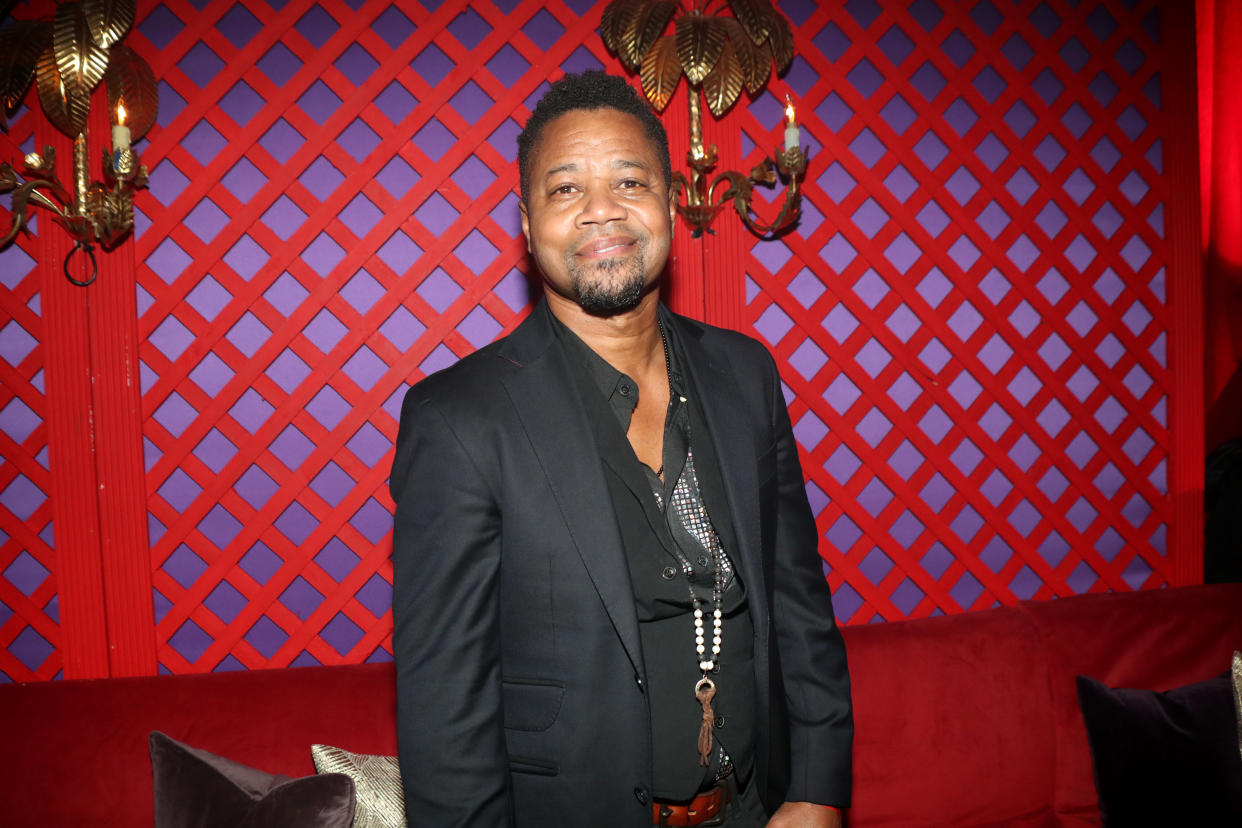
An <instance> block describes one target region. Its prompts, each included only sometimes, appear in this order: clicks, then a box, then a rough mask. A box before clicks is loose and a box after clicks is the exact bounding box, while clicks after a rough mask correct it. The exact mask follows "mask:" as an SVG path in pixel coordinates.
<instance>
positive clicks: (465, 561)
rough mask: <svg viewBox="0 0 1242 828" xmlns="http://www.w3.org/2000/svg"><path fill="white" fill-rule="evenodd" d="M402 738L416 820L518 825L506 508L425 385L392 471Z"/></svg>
mask: <svg viewBox="0 0 1242 828" xmlns="http://www.w3.org/2000/svg"><path fill="white" fill-rule="evenodd" d="M389 485H390V487H391V491H392V496H393V501H394V502H395V503H396V507H397V508H396V514H395V519H394V527H393V623H394V630H393V654H394V657H395V661H396V669H397V738H398V748H399V753H400V764H401V776H402V780H403V783H404V787H405V801H406V810H407V820H408V821H409V824H410V825H434V826H437V827H438V828H441V827H443V828H447V826H466V825H469V826H500V825H507V824H511V823H512V819H511V809H512V805H511V799H512V797H511V792H510V783H509V763H508V757H507V753H506V750H505V742H504V729H503V728H504V723H503V715H502V707H501V678H500V673H501V671H500V629H499V627H500V624H499V602H498V593H499V569H500V513H499V508H498V504H497V502H496V499H495V497H494V496H493V493H492V492H491V491H490V490H489V488H488V486H487V484H486V482H485V480H484V476H483V475H482V474H481V473H480V471H479V469H478V468H477V467H476V464H475V462H474V461H473V459H472V458H471V456H470V453H469V452H468V451H467V450H466V448H465V447H464V446H463V442H462V440H461V438H460V437H459V435H458V434H457V433H455V431H454V428H453V425H452V424H450V422H449V421H448V420H447V419H446V418H445V416H444V415H443V413H442V412H441V411H440V410H439V409H438V408H437V407H436V405H435V404H434V403H433V402H431V401H429V400H428V398H427V395H426V394H424V393H422V392H421V391H420V389H419V388H418V387H417V386H416V387H415V388H414V389H412V390H411V391H410V392H409V393H408V394H407V396H406V400H405V404H404V405H403V407H402V414H401V428H400V432H399V434H398V437H397V451H396V458H395V460H394V463H393V471H392V477H391V479H390V484H389Z"/></svg>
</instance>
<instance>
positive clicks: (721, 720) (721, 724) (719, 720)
mask: <svg viewBox="0 0 1242 828" xmlns="http://www.w3.org/2000/svg"><path fill="white" fill-rule="evenodd" d="M724 722H725V719H724V716H717V717H716V727H724Z"/></svg>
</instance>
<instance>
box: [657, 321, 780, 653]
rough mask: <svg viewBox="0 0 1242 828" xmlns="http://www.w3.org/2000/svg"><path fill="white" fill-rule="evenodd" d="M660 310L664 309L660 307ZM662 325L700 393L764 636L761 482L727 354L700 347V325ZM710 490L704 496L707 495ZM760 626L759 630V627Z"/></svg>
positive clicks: (741, 562) (740, 557)
mask: <svg viewBox="0 0 1242 828" xmlns="http://www.w3.org/2000/svg"><path fill="white" fill-rule="evenodd" d="M661 311H664V309H663V308H661ZM663 318H664V322H665V324H673V325H676V326H677V331H678V334H679V340H680V342H681V348H682V352H683V353H684V354H685V357H686V369H687V371H688V373H689V374H690V378H691V381H692V383H693V387H694V389H695V391H696V392H697V393H698V395H699V408H700V410H701V411H702V412H703V419H704V421H705V424H706V426H707V432H708V435H709V437H710V439H711V441H712V447H713V448H714V449H715V454H716V461H717V463H718V465H719V466H720V479H721V481H722V484H723V486H724V493H723V494H724V499H725V502H726V503H727V504H728V506H729V513H730V515H731V517H732V524H733V527H732V528H733V534H734V536H735V539H736V543H737V547H736V550H730V551H731V552H733V551H735V552H736V555H737V559H735V561H734V563H735V564H736V565H737V566H738V567H739V569H740V570H741V573H742V577H743V579H744V583H745V584H746V599H747V601H748V602H749V603H750V607H751V618H752V619H753V621H754V623H755V626H756V631H759V632H761V633H762V635H764V636H766V635H767V628H766V624H767V616H768V613H767V596H766V591H765V589H764V588H763V554H762V548H761V540H760V537H759V525H760V524H759V501H758V498H757V497H756V495H757V493H758V491H759V480H758V478H757V475H756V468H755V457H756V450H757V449H758V448H761V447H759V446H756V445H755V440H754V436H753V435H752V434H751V430H750V428H749V426H748V425H747V419H746V417H745V415H744V413H743V407H742V406H743V404H744V401H745V400H748V399H749V398H750V397H753V396H754V392H753V391H752V392H751V394H749V395H748V394H746V393H744V391H743V389H742V388H741V386H739V385H738V383H737V380H736V379H734V377H733V374H732V372H731V371H730V370H729V366H728V361H727V358H726V357H724V356H723V355H721V354H716V353H713V352H711V351H709V350H708V349H707V348H706V347H704V345H703V341H702V329H701V328H700V327H699V326H698V325H696V324H694V323H692V322H689V321H688V320H684V319H682V318H681V317H678V316H676V315H674V314H672V313H665V315H664V317H663ZM708 494H710V493H708V492H705V493H704V495H705V496H707V495H708ZM760 627H762V630H760Z"/></svg>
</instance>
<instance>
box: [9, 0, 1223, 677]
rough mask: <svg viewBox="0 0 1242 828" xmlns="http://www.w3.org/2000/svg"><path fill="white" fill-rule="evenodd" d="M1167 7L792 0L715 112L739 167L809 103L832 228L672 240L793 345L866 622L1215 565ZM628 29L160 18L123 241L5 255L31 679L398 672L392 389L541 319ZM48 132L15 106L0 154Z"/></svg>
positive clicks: (552, 20) (391, 14)
mask: <svg viewBox="0 0 1242 828" xmlns="http://www.w3.org/2000/svg"><path fill="white" fill-rule="evenodd" d="M1158 5H1159V4H1157V3H1154V2H1151V0H1148V2H1134V3H1123V2H1118V1H1117V0H1112V1H1111V2H1095V3H1080V4H1077V6H1075V5H1074V4H1071V3H1068V2H1064V1H1063V0H1046V1H1045V2H1035V3H1032V2H1023V3H1019V4H1011V3H1009V2H1006V0H983V1H982V2H980V3H978V4H970V3H952V2H949V1H948V0H940V2H938V3H937V2H932V0H916V2H914V3H904V2H902V3H896V2H892V3H876V2H859V0H850V2H847V3H844V4H832V5H831V6H828V5H825V7H823V8H820V7H819V6H818V5H817V4H815V3H811V2H795V1H794V0H789V1H788V2H784V3H781V4H780V8H781V9H782V10H783V11H784V12H785V13H786V15H787V16H788V17H789V18H790V19H791V21H792V22H793V24H794V26H795V32H796V43H797V51H798V54H799V57H798V58H797V59H796V60H795V64H794V66H793V67H792V68H791V70H790V72H789V73H788V74H787V75H786V76H785V77H784V78H783V79H779V80H775V81H773V83H772V87H771V93H770V94H769V93H764V94H763V95H761V96H760V97H759V98H758V99H756V100H753V101H752V100H749V99H745V98H744V99H743V101H742V103H741V104H739V105H738V106H737V107H735V109H734V111H732V112H731V113H729V115H728V116H727V117H726V119H725V120H724V122H723V123H712V122H709V123H708V124H706V125H705V136H706V138H707V139H708V140H709V141H715V142H716V143H717V144H718V145H719V147H720V150H721V156H722V161H723V162H724V163H727V164H728V165H729V166H731V167H732V168H735V169H747V168H749V166H750V165H752V164H753V163H755V162H756V161H757V160H758V157H759V153H760V150H758V149H756V147H765V148H769V149H770V148H771V147H773V146H774V145H775V144H776V143H777V142H778V141H779V140H780V138H781V134H780V113H779V104H778V103H777V98H779V97H783V94H784V92H785V91H786V89H788V90H789V91H790V93H791V95H792V96H793V98H794V100H795V101H796V102H797V103H798V106H799V113H800V120H801V121H802V123H803V136H804V143H806V144H808V145H809V146H810V149H811V162H810V167H809V172H808V175H807V178H806V182H805V185H806V186H805V190H806V201H805V202H804V205H805V207H804V215H803V219H802V223H801V225H800V226H799V227H798V229H797V231H796V232H794V233H792V234H790V235H789V236H787V237H785V238H784V239H783V240H780V241H772V242H756V241H755V240H754V238H753V237H751V236H750V235H748V234H747V233H746V232H745V231H744V230H741V229H739V225H738V223H737V222H736V221H735V220H733V219H731V218H729V217H728V216H723V217H722V218H721V219H720V220H719V221H718V224H719V227H718V230H719V234H718V235H717V236H714V237H707V238H705V239H704V240H691V239H689V238H688V236H689V234H688V233H684V232H683V233H681V234H679V236H678V239H677V241H676V246H675V251H674V263H673V266H672V269H673V274H672V281H673V287H672V290H671V293H670V301H671V303H672V304H673V305H674V307H676V308H678V309H680V310H683V311H685V312H689V313H691V314H692V315H696V316H699V317H701V318H705V319H707V320H708V321H712V322H715V323H717V324H726V325H730V326H732V327H737V328H740V329H743V330H748V331H751V332H753V333H754V334H755V335H757V336H760V337H761V338H763V339H765V340H767V341H768V343H769V345H770V346H771V347H772V349H773V351H774V353H776V355H777V358H778V361H779V362H780V364H781V366H782V374H783V376H784V378H785V381H786V385H787V396H788V399H789V402H790V410H791V413H792V416H793V419H794V421H795V431H796V432H797V436H798V439H799V442H800V444H801V446H802V448H803V450H804V455H803V460H804V466H805V469H806V472H807V476H808V492H809V493H810V495H811V500H812V505H813V506H814V508H815V510H816V513H817V519H818V522H819V526H820V529H821V531H822V533H823V539H822V543H821V547H820V552H821V554H822V555H823V557H824V560H825V566H826V571H827V572H828V578H829V580H830V582H831V583H832V585H833V587H834V588H835V590H836V606H837V610H838V615H839V616H840V617H841V618H843V619H845V620H847V621H848V622H849V623H862V622H866V621H871V620H877V619H895V618H902V617H909V616H921V615H927V614H931V613H936V612H960V611H963V610H969V609H975V608H980V607H986V606H991V605H993V604H994V603H997V602H1001V603H1012V602H1014V601H1016V600H1019V599H1024V598H1037V599H1045V598H1051V597H1054V596H1056V595H1066V594H1072V593H1076V592H1084V591H1088V590H1127V589H1139V588H1153V587H1159V586H1162V585H1165V584H1169V583H1184V582H1192V581H1194V580H1196V579H1197V578H1198V577H1199V576H1198V574H1197V570H1196V567H1197V566H1198V565H1199V564H1198V559H1197V557H1196V556H1197V554H1198V547H1197V545H1196V540H1195V535H1196V533H1198V532H1199V531H1200V528H1201V525H1200V524H1199V523H1198V521H1200V520H1201V512H1196V510H1195V504H1196V501H1195V500H1194V497H1195V495H1194V492H1195V491H1196V487H1201V481H1198V482H1192V481H1193V478H1194V469H1195V468H1196V464H1197V463H1198V462H1199V460H1200V458H1201V456H1202V454H1201V446H1199V445H1197V444H1196V443H1195V440H1196V439H1198V440H1199V441H1200V442H1201V435H1202V425H1201V422H1199V421H1200V420H1201V408H1198V406H1201V402H1200V401H1199V399H1198V396H1199V391H1198V385H1197V382H1198V379H1197V376H1198V375H1197V374H1195V373H1194V372H1193V371H1188V370H1183V367H1184V366H1187V365H1193V364H1195V361H1196V360H1197V359H1198V354H1197V352H1196V351H1195V339H1194V337H1195V335H1196V331H1197V325H1196V319H1197V316H1196V314H1197V313H1198V311H1197V310H1196V308H1197V305H1196V304H1195V302H1194V301H1193V299H1194V295H1193V291H1194V290H1196V289H1197V288H1195V287H1194V285H1195V284H1196V281H1195V280H1196V279H1197V262H1195V260H1194V255H1193V250H1194V247H1193V246H1194V244H1195V243H1196V241H1197V235H1196V233H1195V231H1194V227H1193V221H1191V220H1189V219H1187V218H1185V217H1186V216H1193V212H1194V206H1195V205H1194V201H1193V197H1194V192H1195V190H1194V186H1193V177H1190V176H1188V175H1187V173H1186V170H1189V169H1192V166H1191V162H1192V161H1193V156H1190V155H1188V153H1189V152H1193V141H1191V140H1189V138H1193V112H1192V111H1187V110H1186V107H1189V106H1190V105H1191V104H1190V101H1191V100H1192V99H1191V97H1190V96H1189V95H1188V94H1184V93H1185V91H1186V88H1189V87H1186V86H1184V84H1186V83H1187V82H1188V79H1187V78H1185V77H1182V74H1181V73H1184V72H1185V71H1186V68H1185V67H1186V65H1187V64H1189V63H1190V56H1191V54H1192V52H1191V49H1192V41H1190V40H1188V39H1187V35H1186V32H1182V31H1181V24H1180V23H1178V21H1176V20H1174V15H1172V14H1170V13H1168V12H1167V11H1165V10H1162V9H1159V8H1157V6H1158ZM46 9H47V5H46V3H44V4H43V5H35V6H29V5H23V6H19V8H18V10H17V13H16V14H17V16H19V17H31V16H35V15H37V14H38V13H40V12H41V11H46ZM599 12H600V9H599V8H598V7H593V6H592V4H590V3H586V2H575V3H565V2H554V3H535V2H494V3H487V2H473V3H466V2H452V1H451V0H449V1H447V2H443V3H436V2H431V0H428V2H425V3H421V4H420V3H418V2H414V0H403V1H402V2H397V3H391V2H390V0H374V1H373V2H362V1H360V0H351V1H350V2H344V0H319V2H313V0H290V1H289V2H287V3H281V2H279V0H275V2H271V3H267V2H262V0H242V1H241V2H232V0H219V2H211V1H210V0H208V2H199V3H190V2H185V0H164V2H155V1H154V0H148V1H147V2H143V3H140V9H139V22H138V23H137V25H136V27H135V30H134V31H133V33H132V34H131V35H130V36H129V40H128V41H127V42H128V43H129V44H130V45H131V46H132V47H133V48H135V49H136V50H137V51H139V52H140V53H141V54H143V55H144V56H145V57H146V58H147V59H148V60H149V61H150V62H151V64H152V66H153V67H154V69H155V72H156V75H157V77H159V78H160V79H161V107H160V119H159V122H158V124H157V126H156V127H155V128H154V129H153V130H152V131H151V133H150V135H149V136H148V140H146V141H144V142H141V144H140V145H139V147H138V148H139V150H140V152H141V153H142V159H143V161H144V162H145V163H146V164H147V165H148V167H149V168H150V169H151V173H152V175H151V190H150V192H148V193H143V194H141V195H140V196H139V198H138V210H139V215H138V216H137V221H136V231H135V234H134V238H133V240H131V241H127V242H126V243H125V244H124V245H123V246H122V247H121V248H120V249H118V250H117V251H116V252H114V253H113V254H111V255H109V256H107V257H104V260H105V261H104V264H103V267H102V270H101V274H100V277H99V281H98V283H97V284H96V285H95V286H93V287H91V288H88V289H85V290H82V289H78V288H73V287H71V286H69V285H68V284H67V283H66V282H65V281H64V280H63V277H61V276H60V275H59V262H60V260H61V259H62V258H63V256H64V254H65V252H66V251H67V245H66V244H65V242H64V240H63V238H60V235H63V234H59V231H50V232H44V233H41V234H40V233H37V234H35V235H34V236H33V237H31V238H23V239H21V240H20V241H19V242H18V244H17V245H16V246H15V247H13V248H10V249H9V250H8V251H6V252H4V253H2V254H0V372H2V373H3V386H4V387H3V391H2V392H0V448H2V449H3V452H2V454H3V462H2V463H0V531H3V533H4V535H3V537H2V538H0V605H2V606H3V609H0V613H2V614H0V672H2V673H3V674H4V675H6V676H7V677H8V678H10V679H13V680H28V679H32V678H37V679H48V678H53V677H56V676H58V675H66V676H85V675H109V674H111V675H124V674H135V673H137V674H141V673H151V672H154V671H156V670H157V669H158V670H165V671H171V672H191V671H208V670H222V669H252V668H259V667H281V666H287V665H290V664H313V663H325V664H330V663H341V662H358V661H365V660H382V659H388V658H391V656H390V653H389V648H390V634H391V616H390V615H389V605H390V601H391V564H390V562H389V555H390V552H391V535H390V527H391V519H390V517H389V510H390V508H391V503H390V501H389V498H388V495H387V492H386V478H387V473H388V468H389V464H390V462H391V449H392V441H393V439H394V437H395V434H396V420H395V416H396V413H397V410H398V406H399V404H400V400H401V396H402V394H403V392H404V390H405V389H406V388H407V387H408V385H409V384H410V383H411V382H413V381H416V380H417V379H418V378H419V377H421V376H422V375H424V374H425V373H427V372H429V371H432V370H435V369H437V368H439V367H443V366H444V365H447V364H449V363H450V362H452V361H453V360H455V359H457V358H458V357H460V356H462V355H464V354H466V353H469V352H470V351H472V350H473V349H475V348H477V347H479V346H481V345H483V344H485V343H486V342H488V341H490V340H491V339H493V338H495V337H496V336H498V335H500V334H501V333H502V332H504V331H507V330H510V329H511V328H512V327H513V326H514V325H515V324H516V323H517V321H518V320H519V319H520V318H521V317H522V316H523V315H524V313H525V312H526V310H527V308H528V306H529V303H530V300H531V291H530V287H529V281H528V279H527V277H526V276H525V275H524V273H525V272H526V271H528V269H529V265H528V263H527V262H526V260H525V253H524V246H523V244H522V241H521V238H520V225H519V222H518V212H517V201H516V195H515V190H516V181H517V171H516V164H515V146H514V138H515V136H516V133H517V131H518V129H519V126H518V125H519V124H520V123H523V122H524V120H525V118H526V117H527V115H528V114H529V109H530V107H531V106H532V105H533V101H534V100H536V99H537V97H538V95H539V94H540V92H541V87H542V86H543V84H544V82H545V80H546V79H547V78H549V77H551V76H553V75H555V74H557V73H558V72H559V71H560V70H566V71H571V70H579V69H583V68H591V67H597V66H603V67H606V68H609V69H612V70H613V71H618V69H617V64H616V63H615V61H613V60H612V58H611V57H610V56H609V55H608V54H607V53H606V51H605V50H604V49H603V47H602V45H601V43H600V41H599V38H598V36H597V34H596V32H595V29H596V26H597V24H598V19H599ZM1175 24H1176V25H1175ZM1187 31H1189V29H1187ZM1189 82H1190V83H1193V79H1189ZM685 106H686V103H685V91H684V89H683V90H682V91H681V92H679V94H678V95H677V96H676V97H675V98H674V100H673V102H672V103H671V104H670V106H669V109H668V111H667V112H666V113H665V116H664V117H665V120H666V122H667V124H668V125H669V128H670V131H671V132H672V141H673V151H674V158H675V160H677V159H680V158H681V157H683V154H684V152H685V140H686V139H685V134H686V115H685ZM96 109H99V107H96ZM97 119H102V115H98V114H97ZM105 127H106V123H104V122H103V121H102V120H99V121H98V122H97V123H93V124H92V129H93V130H94V133H95V134H106V132H105ZM1188 130H1189V131H1188ZM1188 136H1189V138H1188ZM44 143H52V144H53V145H55V146H57V147H58V151H59V152H60V153H61V154H62V157H67V155H68V148H67V142H66V141H64V140H63V139H61V138H60V137H59V136H56V135H54V134H52V133H51V131H50V128H49V127H47V126H46V124H44V123H42V118H41V117H40V116H37V115H36V114H33V113H30V112H23V113H21V114H19V115H18V117H17V118H16V119H14V123H13V126H12V130H11V132H10V134H9V136H7V138H3V139H0V150H2V151H3V153H4V157H5V158H9V159H15V158H16V157H17V156H18V153H19V152H24V151H29V150H30V149H32V148H33V147H34V146H35V145H39V146H42V145H43V144H44ZM743 164H745V165H746V166H743ZM40 229H42V228H40ZM1187 244H1189V245H1190V247H1189V248H1188V247H1187V246H1186V245H1187ZM1187 251H1190V252H1189V255H1188V253H1187ZM37 262H49V263H50V264H48V265H40V264H37ZM1179 366H1183V367H1179ZM1178 418H1183V419H1182V420H1181V421H1180V422H1184V423H1186V425H1185V426H1184V427H1179V428H1178V429H1174V428H1173V427H1172V425H1173V424H1174V422H1178V421H1179V420H1178ZM88 424H90V425H89V427H88ZM1170 492H1174V493H1175V496H1171V495H1170ZM53 527H54V528H55V539H54V540H53V537H52V533H53Z"/></svg>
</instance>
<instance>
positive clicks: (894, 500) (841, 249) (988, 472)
mask: <svg viewBox="0 0 1242 828" xmlns="http://www.w3.org/2000/svg"><path fill="white" fill-rule="evenodd" d="M820 5H823V4H820ZM1127 7H1132V8H1127ZM782 8H783V9H784V10H785V11H786V13H787V14H789V16H790V17H791V18H792V19H793V22H794V24H795V26H796V27H797V45H798V53H799V55H800V57H798V58H797V59H795V63H794V66H793V68H792V69H791V71H790V72H789V74H788V75H787V77H786V81H787V82H788V84H789V86H790V87H791V88H792V89H793V90H794V91H795V93H796V96H797V97H798V98H799V99H801V101H802V108H801V112H802V113H803V114H804V118H805V121H806V123H807V129H806V130H804V134H805V133H806V132H809V133H810V134H811V135H810V138H808V139H804V143H806V142H808V141H809V143H810V144H811V146H812V158H813V159H817V161H818V163H813V164H812V167H811V169H812V172H811V173H810V175H809V176H808V179H813V180H808V182H807V193H808V198H809V201H810V204H809V205H808V206H807V207H806V210H805V215H804V218H803V221H802V224H801V225H800V226H799V228H798V232H797V233H794V234H792V235H790V236H789V237H787V238H785V239H784V240H783V241H777V242H767V243H759V244H756V245H755V246H754V248H753V250H752V254H751V256H750V258H749V260H748V262H747V264H746V268H747V287H746V290H747V297H746V301H747V314H748V316H747V318H748V319H749V320H750V322H751V324H752V325H753V327H754V330H755V331H756V332H757V333H758V334H759V335H760V336H761V337H762V338H763V339H765V340H766V341H767V342H768V343H769V344H770V345H771V346H772V347H773V348H774V350H775V351H776V352H777V354H778V359H779V361H781V363H782V364H783V366H784V367H785V369H786V370H784V372H783V375H784V378H785V380H786V383H787V393H788V396H789V398H790V400H791V413H792V416H793V418H794V420H795V431H796V432H797V435H798V439H799V442H800V444H801V445H802V447H803V449H804V451H805V455H804V459H805V461H806V462H805V467H806V468H807V470H808V476H809V478H810V481H809V483H808V491H809V492H810V493H811V500H812V503H813V505H814V507H815V509H816V510H817V513H818V521H819V526H820V528H821V530H822V531H823V541H824V542H823V543H822V544H821V553H822V554H823V556H824V558H825V561H826V564H827V565H828V566H829V567H831V569H832V572H833V575H832V576H831V577H830V580H831V581H832V582H833V583H834V586H835V587H836V599H835V601H836V608H837V611H838V614H839V615H840V616H841V617H842V618H845V619H849V620H850V621H852V622H854V623H860V622H866V621H870V620H876V619H894V618H903V617H910V616H922V615H928V614H934V613H939V612H957V611H961V610H964V609H975V608H982V607H987V606H992V605H994V604H996V603H998V602H999V603H1006V604H1008V603H1014V602H1015V601H1017V600H1020V599H1029V598H1037V599H1046V598H1050V597H1054V596H1057V595H1066V594H1073V593H1080V592H1086V591H1089V590H1129V589H1138V588H1144V587H1158V586H1161V585H1164V584H1166V583H1168V579H1169V567H1168V565H1167V563H1166V559H1165V557H1164V554H1165V525H1166V519H1165V515H1164V510H1165V509H1166V507H1167V504H1166V494H1167V486H1166V481H1165V475H1166V459H1167V445H1168V424H1167V403H1168V395H1167V388H1168V370H1167V362H1166V355H1165V348H1166V339H1167V337H1166V332H1167V316H1166V313H1167V309H1166V301H1165V261H1166V259H1167V243H1166V240H1165V232H1164V230H1165V228H1164V218H1163V217H1164V203H1165V200H1166V197H1167V196H1166V184H1165V181H1164V179H1163V177H1162V174H1163V167H1162V165H1163V160H1162V159H1163V151H1164V147H1163V144H1164V140H1163V136H1164V126H1163V122H1162V119H1161V114H1160V72H1159V70H1160V61H1159V56H1160V46H1159V39H1158V35H1159V33H1158V30H1157V12H1156V11H1155V10H1154V8H1153V4H1152V3H1137V4H1136V3H1126V4H1122V3H1080V4H1074V3H1058V2H1052V0H1048V2H1042V3H1038V4H1034V3H1024V4H1021V5H1020V7H1017V8H1015V7H1013V6H1010V5H1009V4H1007V3H1002V2H999V0H996V2H988V0H983V2H979V3H951V2H939V3H936V2H931V0H917V2H914V3H912V4H908V6H907V4H905V3H901V4H898V3H888V4H879V3H875V2H865V1H864V2H856V1H855V0H851V2H848V3H845V4H842V5H840V6H836V5H834V6H833V7H831V8H820V7H819V5H817V4H814V3H809V2H807V3H796V4H795V3H784V4H782ZM779 106H780V104H779V103H778V102H777V101H776V100H775V99H774V98H772V97H771V96H770V95H767V96H764V97H762V98H761V99H760V100H758V101H756V102H754V103H753V104H751V105H750V106H749V108H748V111H747V112H745V113H742V114H741V116H740V120H741V121H742V128H743V130H744V131H745V133H746V138H745V139H744V140H745V141H746V142H747V143H746V146H747V147H748V148H749V147H753V146H754V145H755V144H760V145H766V144H768V143H770V141H771V137H772V136H770V135H769V134H768V133H767V132H766V130H767V128H768V125H770V124H772V123H774V122H775V121H776V120H777V119H778V118H779ZM756 160H757V157H756Z"/></svg>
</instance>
